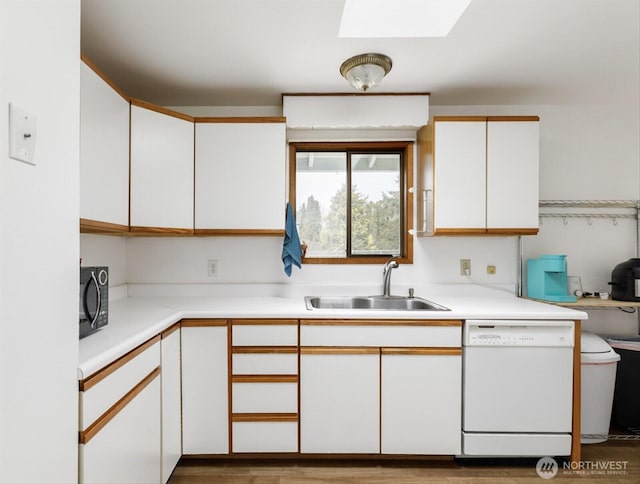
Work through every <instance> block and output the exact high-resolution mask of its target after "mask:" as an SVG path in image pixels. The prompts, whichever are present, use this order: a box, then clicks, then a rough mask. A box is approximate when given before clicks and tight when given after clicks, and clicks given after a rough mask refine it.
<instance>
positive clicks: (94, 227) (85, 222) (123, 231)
mask: <svg viewBox="0 0 640 484" xmlns="http://www.w3.org/2000/svg"><path fill="white" fill-rule="evenodd" d="M80 233H81V234H102V235H128V234H129V226H128V225H122V224H114V223H111V222H101V221H99V220H91V219H88V218H81V219H80Z"/></svg>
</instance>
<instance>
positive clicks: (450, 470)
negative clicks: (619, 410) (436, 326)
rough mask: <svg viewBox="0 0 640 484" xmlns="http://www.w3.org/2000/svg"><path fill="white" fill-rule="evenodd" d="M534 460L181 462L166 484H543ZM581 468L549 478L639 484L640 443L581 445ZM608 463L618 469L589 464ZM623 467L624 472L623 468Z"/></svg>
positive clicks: (560, 463)
mask: <svg viewBox="0 0 640 484" xmlns="http://www.w3.org/2000/svg"><path fill="white" fill-rule="evenodd" d="M536 462H537V459H524V460H516V461H514V460H492V461H486V460H482V461H473V462H470V461H469V460H464V461H454V460H451V459H446V460H442V459H433V460H420V461H396V460H386V461H377V462H375V461H357V460H344V461H340V460H331V461H327V460H314V461H310V460H305V461H296V460H275V461H269V460H259V461H258V460H251V461H243V460H239V461H238V460H234V461H230V460H218V459H203V458H183V459H182V460H181V461H180V463H179V464H178V467H177V468H176V470H175V471H174V473H173V475H172V476H171V479H169V484H205V483H214V484H225V483H233V484H263V483H264V484H321V483H325V482H327V483H347V484H377V483H384V484H391V483H393V484H418V483H426V484H430V483H434V484H435V483H486V484H489V483H499V482H503V483H514V484H516V483H528V482H538V483H542V482H545V480H544V479H541V478H540V477H539V476H538V474H537V473H536V469H535V466H536ZM581 462H582V464H583V465H584V466H585V467H591V469H590V470H588V469H585V470H575V471H573V470H569V469H563V463H562V462H559V469H558V473H557V475H556V476H555V477H554V478H553V479H550V480H548V481H547V482H553V481H557V480H561V481H562V482H563V483H571V482H576V483H577V482H580V483H582V484H585V483H589V484H595V483H598V484H609V483H614V484H622V483H624V484H626V483H629V484H638V483H640V440H627V441H623V440H609V441H608V442H606V443H602V444H591V445H583V446H582V461H581ZM611 463H612V464H613V466H614V467H616V466H617V467H620V470H616V471H612V472H615V473H612V472H609V471H606V470H601V469H594V466H600V467H602V466H607V465H611ZM623 467H624V468H623Z"/></svg>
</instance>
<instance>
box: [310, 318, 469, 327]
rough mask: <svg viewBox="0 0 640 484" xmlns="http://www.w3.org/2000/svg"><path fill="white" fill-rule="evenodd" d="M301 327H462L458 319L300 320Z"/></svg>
mask: <svg viewBox="0 0 640 484" xmlns="http://www.w3.org/2000/svg"><path fill="white" fill-rule="evenodd" d="M300 325H301V326H462V321H460V320H458V319H451V320H448V319H301V320H300Z"/></svg>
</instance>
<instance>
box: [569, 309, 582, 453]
mask: <svg viewBox="0 0 640 484" xmlns="http://www.w3.org/2000/svg"><path fill="white" fill-rule="evenodd" d="M574 323H575V324H574V327H573V331H574V333H573V341H574V345H573V412H572V414H573V415H572V419H571V456H570V459H571V462H580V460H581V452H582V449H581V447H580V436H581V432H582V430H581V426H580V419H581V418H582V417H581V405H582V377H581V373H582V366H581V365H582V356H581V352H582V346H581V337H580V334H581V330H582V321H580V320H579V319H577V320H575V321H574Z"/></svg>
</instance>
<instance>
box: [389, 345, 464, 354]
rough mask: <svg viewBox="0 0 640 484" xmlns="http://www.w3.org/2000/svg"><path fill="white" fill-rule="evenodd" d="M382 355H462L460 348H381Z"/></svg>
mask: <svg viewBox="0 0 640 484" xmlns="http://www.w3.org/2000/svg"><path fill="white" fill-rule="evenodd" d="M380 351H381V353H382V355H383V356H384V355H400V356H403V355H440V356H462V348H440V347H433V348H382V349H381V350H380Z"/></svg>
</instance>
